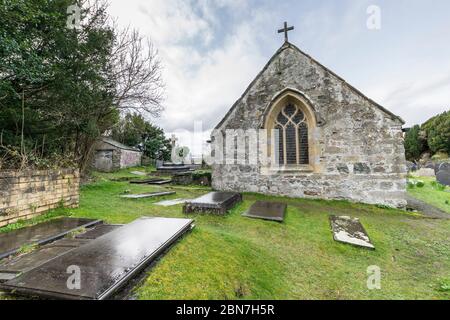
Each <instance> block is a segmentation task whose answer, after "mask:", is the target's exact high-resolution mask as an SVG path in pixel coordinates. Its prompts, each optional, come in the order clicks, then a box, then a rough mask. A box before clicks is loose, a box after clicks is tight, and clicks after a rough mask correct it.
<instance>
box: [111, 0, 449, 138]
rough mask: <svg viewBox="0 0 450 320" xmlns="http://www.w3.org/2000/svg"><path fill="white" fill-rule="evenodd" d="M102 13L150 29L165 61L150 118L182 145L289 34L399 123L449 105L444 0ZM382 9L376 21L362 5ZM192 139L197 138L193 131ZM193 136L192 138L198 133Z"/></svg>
mask: <svg viewBox="0 0 450 320" xmlns="http://www.w3.org/2000/svg"><path fill="white" fill-rule="evenodd" d="M110 2H111V7H110V13H111V15H112V16H115V17H117V19H118V22H119V24H121V25H123V26H125V25H130V26H132V27H134V28H137V29H139V31H140V32H141V33H142V34H144V35H147V36H148V37H150V38H151V39H152V40H153V42H154V43H155V45H156V46H157V48H158V50H159V53H160V58H161V60H162V62H163V65H164V73H163V75H164V80H165V82H166V85H167V89H166V97H167V98H166V101H165V106H166V111H165V113H164V115H163V116H162V117H161V118H160V119H154V120H153V122H154V123H156V124H157V125H159V126H160V127H162V128H164V129H165V131H166V132H169V133H172V132H176V133H177V135H178V136H180V139H181V140H182V142H183V143H185V144H189V145H190V144H191V142H188V141H186V137H185V136H186V134H183V133H182V130H187V131H193V130H194V122H195V121H202V130H203V131H206V132H207V131H208V130H209V129H211V128H213V127H214V126H215V125H216V124H217V123H218V122H219V121H220V119H221V118H222V117H223V116H224V115H225V113H226V112H227V111H228V109H229V108H230V107H231V105H232V104H233V103H234V101H236V100H237V99H238V98H239V97H240V95H241V94H242V93H243V91H244V90H245V88H246V87H247V86H248V84H249V83H250V82H251V81H252V80H253V78H254V77H255V76H256V75H257V73H258V72H259V71H260V69H261V68H262V67H263V66H264V65H265V63H266V62H267V61H268V59H269V58H270V57H271V56H272V55H273V54H274V53H275V51H276V50H277V49H278V48H279V47H280V46H281V45H282V43H283V36H282V35H278V34H277V33H276V30H277V29H279V28H280V27H282V24H283V22H284V21H288V22H289V24H290V25H294V26H295V28H296V29H295V31H293V32H290V38H289V40H290V42H292V43H293V44H295V45H297V46H298V47H300V48H301V49H302V50H303V51H305V52H306V53H308V54H310V55H312V56H313V57H315V58H316V59H317V60H318V61H320V62H321V63H323V64H324V65H325V66H327V67H329V68H330V69H331V70H333V71H334V72H336V73H337V74H339V75H340V76H342V77H343V78H344V79H346V80H347V82H349V83H350V84H352V85H353V86H355V87H356V88H358V89H360V90H361V91H362V92H364V93H365V94H366V95H367V96H369V97H370V98H372V99H374V100H375V101H377V102H379V103H380V104H382V105H383V106H385V107H386V108H388V109H389V110H391V111H393V112H394V113H396V114H398V115H400V116H401V117H402V118H403V119H405V121H406V122H407V125H412V124H416V123H423V122H424V121H425V120H427V119H428V118H430V117H432V116H433V115H435V114H437V113H440V112H443V111H445V110H448V109H450V19H449V14H450V1H448V0H433V1H427V0H395V1H393V0H385V1H376V0H321V1H317V0H285V1H278V0H126V1H124V0H110ZM372 5H376V6H378V7H379V8H380V9H381V29H379V30H371V29H369V28H368V27H367V20H368V18H369V16H370V15H369V14H368V13H367V9H368V8H369V7H370V6H372ZM200 139H201V138H200ZM197 140H198V137H197Z"/></svg>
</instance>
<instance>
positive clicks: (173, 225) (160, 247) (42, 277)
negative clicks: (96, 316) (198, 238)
mask: <svg viewBox="0 0 450 320" xmlns="http://www.w3.org/2000/svg"><path fill="white" fill-rule="evenodd" d="M192 228H193V220H190V219H167V218H141V219H138V220H135V221H134V222H132V223H130V224H127V225H124V226H122V227H119V228H117V229H115V230H114V231H112V232H109V233H107V234H106V235H103V236H101V237H99V238H97V239H95V240H91V241H90V242H89V243H87V244H85V245H83V246H81V247H78V248H75V249H72V250H70V251H68V252H67V253H65V254H63V255H60V256H58V257H56V258H54V259H52V260H50V261H48V262H46V263H44V264H43V265H41V266H39V267H37V268H35V269H33V270H30V271H28V272H25V273H23V274H21V275H19V276H18V277H17V278H15V279H12V280H9V281H7V282H5V283H2V284H0V289H2V290H4V291H8V292H14V293H17V294H21V295H28V296H38V297H43V298H51V299H76V300H103V299H108V298H110V297H111V296H112V295H113V294H114V293H116V291H117V290H118V289H120V288H121V287H122V286H123V285H124V284H126V283H127V281H129V280H130V279H131V278H132V277H134V276H135V275H136V274H138V272H140V271H141V270H142V269H143V268H145V267H146V266H148V265H149V264H150V263H151V262H152V261H154V260H155V259H156V258H157V257H158V256H159V255H160V254H161V253H163V252H164V251H166V250H167V249H168V248H169V247H170V246H171V245H172V244H173V243H174V242H175V241H177V240H178V239H179V238H180V237H181V236H183V235H184V234H185V233H186V232H187V231H189V230H190V229H192ZM70 266H78V267H79V271H80V272H81V274H80V281H81V283H80V288H79V289H78V288H77V289H76V290H74V288H72V287H70V286H68V277H69V276H70V274H68V273H67V270H68V268H69V267H70Z"/></svg>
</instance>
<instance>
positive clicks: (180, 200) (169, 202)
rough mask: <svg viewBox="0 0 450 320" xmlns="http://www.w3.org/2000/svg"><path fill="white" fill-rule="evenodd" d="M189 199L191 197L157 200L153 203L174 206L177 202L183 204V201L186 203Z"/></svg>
mask: <svg viewBox="0 0 450 320" xmlns="http://www.w3.org/2000/svg"><path fill="white" fill-rule="evenodd" d="M189 200H191V199H174V200H167V201H161V202H157V203H155V205H157V206H162V207H171V206H176V205H179V204H184V203H186V201H189Z"/></svg>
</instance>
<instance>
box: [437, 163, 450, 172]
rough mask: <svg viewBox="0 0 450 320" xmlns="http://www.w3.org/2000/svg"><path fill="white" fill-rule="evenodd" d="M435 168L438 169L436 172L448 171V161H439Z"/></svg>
mask: <svg viewBox="0 0 450 320" xmlns="http://www.w3.org/2000/svg"><path fill="white" fill-rule="evenodd" d="M437 170H438V172H439V171H450V162H442V163H440V164H439V166H438V168H437Z"/></svg>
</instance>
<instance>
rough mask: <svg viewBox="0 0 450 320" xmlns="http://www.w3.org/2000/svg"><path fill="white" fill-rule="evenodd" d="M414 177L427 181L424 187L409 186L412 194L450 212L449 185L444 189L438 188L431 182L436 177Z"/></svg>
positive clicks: (409, 191)
mask: <svg viewBox="0 0 450 320" xmlns="http://www.w3.org/2000/svg"><path fill="white" fill-rule="evenodd" d="M412 179H413V180H421V181H423V182H425V186H424V187H423V188H417V187H414V188H408V193H409V194H410V195H411V196H413V197H414V198H416V199H419V200H422V201H423V202H426V203H428V204H431V205H433V206H435V207H437V208H439V209H441V210H444V211H446V212H447V213H450V192H449V191H450V188H449V187H447V188H446V189H445V190H444V191H440V190H436V189H435V188H434V187H433V186H432V184H431V183H432V182H433V181H436V179H435V178H428V177H420V178H412Z"/></svg>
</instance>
